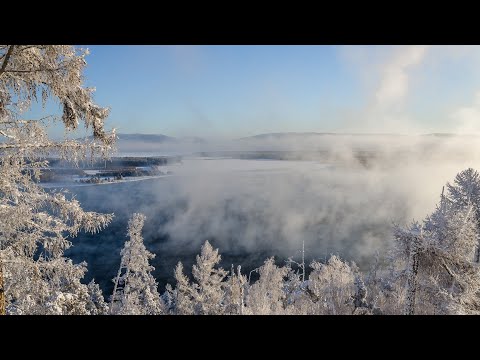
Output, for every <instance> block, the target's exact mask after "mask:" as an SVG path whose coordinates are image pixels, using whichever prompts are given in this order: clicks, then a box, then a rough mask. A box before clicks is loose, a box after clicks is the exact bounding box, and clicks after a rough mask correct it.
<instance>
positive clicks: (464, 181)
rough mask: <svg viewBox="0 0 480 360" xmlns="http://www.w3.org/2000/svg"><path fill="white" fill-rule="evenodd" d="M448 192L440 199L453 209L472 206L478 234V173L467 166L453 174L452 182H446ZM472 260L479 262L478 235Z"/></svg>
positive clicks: (479, 181)
mask: <svg viewBox="0 0 480 360" xmlns="http://www.w3.org/2000/svg"><path fill="white" fill-rule="evenodd" d="M447 191H448V194H447V196H446V197H443V194H442V201H443V202H445V203H449V205H450V206H453V207H454V208H455V209H457V210H460V209H463V210H465V209H468V208H469V207H470V206H472V207H473V212H474V216H475V221H476V225H477V229H478V232H479V234H480V174H479V173H478V172H477V171H476V170H474V169H472V168H468V169H466V170H463V171H461V172H460V173H458V174H457V175H456V176H455V179H454V181H453V184H450V183H447ZM475 247H476V249H475V254H474V261H475V262H476V263H480V236H479V237H478V239H477V244H475Z"/></svg>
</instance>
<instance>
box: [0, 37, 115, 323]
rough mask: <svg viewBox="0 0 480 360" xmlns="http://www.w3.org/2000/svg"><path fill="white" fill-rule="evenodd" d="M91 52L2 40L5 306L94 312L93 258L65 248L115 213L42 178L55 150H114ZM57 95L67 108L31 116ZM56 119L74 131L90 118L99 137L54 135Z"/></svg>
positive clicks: (74, 153)
mask: <svg viewBox="0 0 480 360" xmlns="http://www.w3.org/2000/svg"><path fill="white" fill-rule="evenodd" d="M87 54H88V51H87V50H82V49H77V48H75V47H73V46H63V45H62V46H57V45H52V46H51V45H0V219H2V221H0V287H1V289H0V314H4V313H16V314H48V313H62V314H77V313H78V314H83V313H88V312H89V310H88V309H89V306H90V305H89V304H90V302H89V301H90V296H89V295H88V287H87V285H84V284H82V283H81V282H80V280H81V279H82V277H83V275H84V273H85V271H86V268H85V265H84V264H73V262H72V261H70V260H68V259H65V258H64V256H63V253H64V251H65V250H66V249H68V248H69V247H70V246H71V245H72V243H71V238H73V237H75V236H76V235H77V234H78V232H79V231H88V232H92V233H94V232H97V231H99V230H101V229H103V228H104V227H105V226H107V224H108V223H109V222H110V221H111V218H112V215H104V214H98V213H95V212H86V211H84V210H83V209H82V208H81V206H80V204H79V203H78V201H76V200H75V199H69V198H67V197H66V196H65V194H63V193H61V192H55V191H45V190H44V189H43V188H42V187H40V186H39V185H38V184H37V182H38V179H39V176H40V173H41V171H42V170H43V169H46V168H47V167H48V163H47V161H45V158H46V157H47V156H57V157H60V158H62V159H65V160H70V161H73V162H77V161H79V160H81V159H85V158H87V157H93V156H103V157H106V156H108V155H109V154H110V153H111V151H112V150H113V147H112V146H113V144H114V141H115V134H114V132H112V133H110V134H107V133H106V132H105V130H104V121H105V119H106V117H107V115H108V109H106V108H102V107H99V106H98V105H96V104H95V103H94V101H93V97H92V95H93V91H94V89H91V88H86V87H85V86H84V85H83V76H82V73H83V70H84V68H85V66H86V61H85V57H86V55H87ZM49 99H51V100H53V101H56V102H57V103H58V105H59V106H60V107H61V109H62V115H61V116H58V117H57V116H54V115H52V116H48V117H45V118H43V119H30V118H27V117H25V114H26V112H27V111H28V110H29V109H30V108H31V106H32V105H33V104H34V103H38V102H40V103H42V104H43V105H44V106H45V104H46V102H47V101H48V100H49ZM55 122H56V123H60V124H62V125H63V126H64V127H65V129H66V130H67V131H70V130H75V129H77V128H78V126H79V125H80V124H83V125H84V126H85V127H86V128H87V129H91V130H92V133H93V137H92V140H91V141H89V142H87V141H85V142H83V141H77V140H70V139H68V138H67V137H65V140H63V141H54V140H52V139H50V138H49V136H48V134H47V126H48V125H49V124H51V123H55Z"/></svg>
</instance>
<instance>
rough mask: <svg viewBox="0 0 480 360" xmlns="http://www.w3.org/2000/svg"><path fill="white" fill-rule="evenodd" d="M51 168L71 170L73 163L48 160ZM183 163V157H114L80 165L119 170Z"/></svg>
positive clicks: (84, 162)
mask: <svg viewBox="0 0 480 360" xmlns="http://www.w3.org/2000/svg"><path fill="white" fill-rule="evenodd" d="M47 160H48V162H49V164H50V167H64V168H71V167H72V163H71V162H68V161H65V160H62V159H58V158H50V159H47ZM180 161H182V157H181V156H158V157H113V158H111V159H110V160H100V161H81V162H79V164H78V167H79V168H82V169H99V168H102V169H118V168H128V167H137V166H158V165H168V164H173V163H177V162H180Z"/></svg>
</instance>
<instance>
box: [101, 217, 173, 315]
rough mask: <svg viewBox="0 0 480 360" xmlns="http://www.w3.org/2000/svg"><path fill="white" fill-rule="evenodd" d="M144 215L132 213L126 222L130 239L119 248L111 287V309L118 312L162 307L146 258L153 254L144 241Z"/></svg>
mask: <svg viewBox="0 0 480 360" xmlns="http://www.w3.org/2000/svg"><path fill="white" fill-rule="evenodd" d="M144 221H145V216H144V215H142V214H133V216H132V218H131V219H130V220H129V222H128V236H129V237H130V240H128V241H126V242H125V245H124V247H123V249H122V251H121V252H120V254H121V256H122V259H121V262H120V268H119V270H118V274H117V277H116V278H115V279H113V281H114V284H115V286H114V289H113V295H112V301H111V309H110V311H111V313H112V314H119V315H156V314H162V313H164V311H165V304H164V303H163V301H162V299H161V298H160V295H159V293H158V290H157V287H158V284H157V282H156V281H155V279H154V277H153V276H152V274H151V272H152V271H153V270H155V268H154V267H153V266H151V265H150V263H149V261H150V260H151V259H153V258H154V257H155V255H154V254H152V253H151V252H149V251H148V250H147V249H146V248H145V245H144V244H143V237H142V229H143V224H144Z"/></svg>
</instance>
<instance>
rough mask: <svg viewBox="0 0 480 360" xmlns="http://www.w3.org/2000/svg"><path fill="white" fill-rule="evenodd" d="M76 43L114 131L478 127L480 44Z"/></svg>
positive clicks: (206, 133) (226, 134) (219, 134)
mask: <svg viewBox="0 0 480 360" xmlns="http://www.w3.org/2000/svg"><path fill="white" fill-rule="evenodd" d="M80 47H87V48H89V49H90V55H89V56H88V57H87V63H88V65H87V68H86V71H85V84H86V85H87V86H92V87H95V88H96V93H95V100H96V101H97V103H98V104H99V105H102V106H108V107H110V108H111V115H110V117H109V120H108V121H107V127H114V128H116V129H117V132H118V133H146V134H165V135H169V136H175V137H190V136H199V137H204V138H239V137H244V136H251V135H256V134H262V133H271V132H339V133H341V132H348V133H351V132H353V133H402V134H410V133H412V134H418V133H432V132H456V133H477V132H480V121H479V120H477V119H480V66H478V64H480V47H478V46H358V45H357V46H296V45H294V46H262V45H255V46H240V45H234V46H139V45H135V46H106V45H95V46H88V45H80ZM43 111H44V112H45V111H46V112H57V113H58V112H59V108H58V105H53V104H49V105H48V106H47V109H45V110H43ZM37 112H38V113H39V112H40V110H37V109H33V110H32V114H33V115H34V116H35V115H38V114H37ZM51 131H52V132H53V133H54V134H55V135H58V134H61V130H60V128H53V129H52V130H51Z"/></svg>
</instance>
